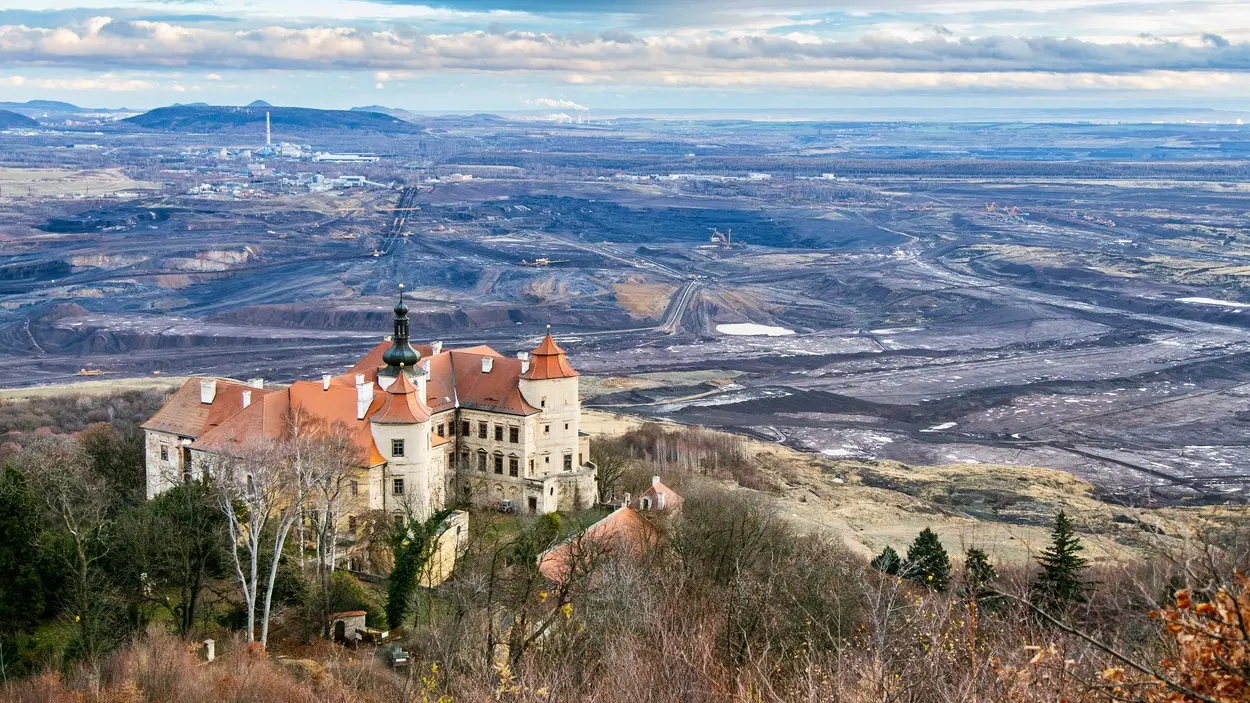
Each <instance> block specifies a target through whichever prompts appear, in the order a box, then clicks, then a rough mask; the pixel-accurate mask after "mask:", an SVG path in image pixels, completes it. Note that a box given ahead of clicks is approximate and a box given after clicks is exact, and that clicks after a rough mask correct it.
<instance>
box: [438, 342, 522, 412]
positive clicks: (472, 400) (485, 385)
mask: <svg viewBox="0 0 1250 703" xmlns="http://www.w3.org/2000/svg"><path fill="white" fill-rule="evenodd" d="M489 351H490V352H491V353H489V354H486V353H481V352H477V351H467V350H460V349H457V350H455V351H452V352H448V353H449V354H450V356H451V364H450V371H451V379H450V381H448V382H446V385H447V386H450V385H451V382H454V384H455V391H456V395H455V396H454V397H455V398H456V399H457V400H458V401H459V403H460V407H464V408H472V409H475V410H486V411H489V412H496V413H506V414H508V415H532V414H534V413H536V412H538V408H536V407H534V406H533V405H530V404H529V403H527V402H525V398H524V397H522V396H521V388H520V386H519V385H518V384H517V379H519V378H520V377H521V360H520V359H510V358H508V357H506V356H499V354H498V353H495V350H493V349H490V350H489ZM485 357H489V358H490V359H491V369H490V371H482V359H483V358H485ZM431 369H433V363H431Z"/></svg>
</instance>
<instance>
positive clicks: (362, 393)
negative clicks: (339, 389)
mask: <svg viewBox="0 0 1250 703" xmlns="http://www.w3.org/2000/svg"><path fill="white" fill-rule="evenodd" d="M358 375H359V374H358ZM372 403H373V384H372V383H361V384H359V385H357V386H356V419H357V420H363V419H365V413H367V412H369V405H370V404H372Z"/></svg>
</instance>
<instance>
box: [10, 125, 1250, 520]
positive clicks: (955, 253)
mask: <svg viewBox="0 0 1250 703" xmlns="http://www.w3.org/2000/svg"><path fill="white" fill-rule="evenodd" d="M266 112H271V113H272V114H271V123H272V127H271V129H272V134H271V136H270V137H269V139H268V141H267V140H266V134H265V126H264V123H265V113H266ZM120 117H122V116H121V115H117V116H106V117H104V118H98V119H97V120H96V121H95V123H89V121H84V120H81V119H80V120H77V121H75V120H71V122H73V126H66V124H65V120H66V119H69V117H66V116H57V115H51V116H50V117H47V118H45V119H41V121H40V122H39V123H38V124H37V126H34V127H32V126H30V125H27V124H24V123H18V126H14V127H12V128H11V129H9V130H7V131H5V132H4V133H3V135H0V139H2V140H3V143H4V145H5V149H4V151H3V162H2V163H0V250H2V251H3V252H4V256H3V257H0V378H2V379H3V380H4V382H5V385H30V384H45V383H53V382H65V381H69V380H73V379H75V378H76V377H77V375H80V374H82V375H95V374H100V375H111V376H119V377H120V376H143V377H152V376H153V375H154V374H158V373H159V375H160V376H161V377H169V376H175V377H177V376H187V375H229V376H234V377H238V378H246V377H253V376H254V377H263V378H265V379H266V380H269V381H275V382H280V383H281V382H289V381H292V380H294V379H296V378H316V377H318V376H319V375H320V374H322V373H329V372H332V371H336V370H337V369H340V368H343V367H344V366H346V365H349V364H350V363H351V362H352V361H353V360H355V359H357V358H359V357H360V356H361V355H362V354H363V353H364V352H365V351H367V350H368V349H370V348H371V347H373V346H374V345H376V344H377V343H378V342H379V340H380V337H381V335H382V334H384V333H385V330H387V329H388V328H389V325H390V315H391V312H390V310H391V306H393V304H394V302H393V297H394V291H395V290H396V287H397V285H398V284H400V283H404V284H406V285H407V288H408V291H409V305H410V306H411V313H410V315H411V318H412V336H413V338H414V341H419V342H420V343H423V344H429V343H431V342H433V341H442V342H445V343H448V344H455V345H464V344H479V343H486V344H491V345H492V346H495V347H496V348H498V349H499V351H500V352H501V353H504V354H512V353H514V352H516V351H519V350H525V349H529V348H532V347H533V346H534V345H535V344H536V343H537V342H538V340H539V339H540V338H541V337H542V333H543V330H544V329H545V327H546V325H548V324H550V325H551V326H552V330H553V332H554V333H555V334H556V335H557V337H558V338H559V340H560V344H561V345H563V346H564V347H565V348H566V349H567V350H568V352H569V358H570V360H571V361H572V363H574V364H575V365H576V367H577V368H578V370H579V371H581V373H582V374H583V375H584V379H583V384H582V392H583V395H584V397H585V401H584V402H585V406H586V407H588V408H592V407H598V408H601V409H609V410H617V411H620V412H627V413H632V414H644V415H650V416H655V417H663V418H668V419H672V420H676V421H679V422H686V423H698V424H703V425H710V426H717V427H723V428H728V429H732V430H734V431H739V432H746V433H750V434H753V435H755V436H757V437H760V438H764V439H768V440H772V441H776V442H781V443H785V444H788V445H791V446H794V447H798V448H801V449H805V450H810V451H812V452H820V453H823V454H825V455H828V456H834V457H857V458H875V459H898V460H902V461H905V462H909V463H920V464H938V463H940V464H949V463H972V462H982V463H994V464H1022V465H1038V466H1051V467H1057V468H1063V469H1068V470H1070V471H1073V472H1075V473H1077V474H1078V475H1080V476H1082V477H1084V478H1087V479H1089V480H1091V481H1093V482H1094V483H1095V484H1096V485H1097V486H1098V487H1099V488H1100V489H1101V490H1102V491H1103V493H1104V494H1105V495H1106V496H1109V497H1111V498H1113V499H1115V498H1119V499H1122V500H1126V501H1139V502H1140V501H1144V500H1152V501H1158V502H1174V501H1188V502H1214V501H1222V500H1225V499H1227V498H1229V497H1235V496H1238V495H1244V493H1245V492H1246V490H1247V487H1248V486H1247V478H1246V476H1245V474H1244V472H1243V471H1241V470H1240V469H1239V467H1243V466H1245V465H1246V463H1247V462H1248V461H1250V446H1248V445H1250V400H1248V398H1250V339H1248V338H1247V331H1248V329H1250V230H1248V229H1247V227H1246V219H1245V218H1246V213H1247V212H1250V185H1247V181H1248V180H1250V178H1248V177H1250V168H1248V166H1247V158H1248V157H1250V131H1247V130H1246V129H1245V128H1244V127H1241V126H1238V125H1237V124H1235V123H1234V122H1228V121H1222V120H1223V118H1219V119H1217V117H1218V115H1211V116H1208V119H1205V120H1199V121H1189V122H1186V121H1185V120H1184V119H1175V120H1168V119H1166V116H1164V117H1163V118H1160V117H1159V116H1150V117H1151V119H1146V118H1140V119H1134V118H1133V117H1132V116H1127V118H1125V116H1120V117H1119V118H1117V120H1116V123H1112V122H1111V121H1110V120H1105V121H1101V122H1100V121H1097V120H1093V121H1078V120H1075V119H1072V120H1068V119H1063V118H1062V117H1060V118H1055V119H1053V120H1051V121H1038V122H1020V121H1011V120H1003V121H994V122H986V121H977V122H969V121H955V120H952V121H948V122H941V121H930V122H915V123H897V122H874V121H849V120H848V121H836V120H828V119H824V118H821V119H819V120H818V119H806V120H804V121H794V122H760V121H751V120H745V119H743V120H738V119H719V120H711V119H709V120H705V121H699V120H667V119H661V118H656V119H645V118H630V117H625V116H621V117H612V116H603V117H598V118H597V119H596V120H595V121H593V122H588V123H586V124H553V123H549V122H542V121H537V120H534V119H530V118H528V117H525V116H513V117H493V116H475V117H447V116H444V117H428V116H421V115H412V114H407V113H405V114H401V115H394V114H383V113H381V112H377V111H370V110H353V111H339V112H334V111H315V110H297V109H294V108H247V109H240V108H230V109H226V108H208V107H193V106H183V107H177V108H162V109H160V110H154V111H152V112H149V113H145V114H142V115H136V116H132V117H128V118H125V119H119V118H120ZM987 145H993V146H987Z"/></svg>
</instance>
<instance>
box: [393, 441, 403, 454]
mask: <svg viewBox="0 0 1250 703" xmlns="http://www.w3.org/2000/svg"><path fill="white" fill-rule="evenodd" d="M403 455H404V440H402V439H392V440H391V456H393V457H402V456H403Z"/></svg>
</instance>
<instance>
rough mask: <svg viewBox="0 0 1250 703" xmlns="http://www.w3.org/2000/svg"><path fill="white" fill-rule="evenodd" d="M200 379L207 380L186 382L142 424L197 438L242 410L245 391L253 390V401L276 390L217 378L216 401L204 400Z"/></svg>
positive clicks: (160, 430) (198, 379)
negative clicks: (202, 401)
mask: <svg viewBox="0 0 1250 703" xmlns="http://www.w3.org/2000/svg"><path fill="white" fill-rule="evenodd" d="M201 380H206V379H200V378H192V379H189V380H187V382H186V383H183V384H182V387H181V388H179V389H178V390H177V391H175V392H174V395H173V397H172V398H170V399H169V400H168V401H167V402H166V403H165V405H163V406H161V409H160V410H157V411H156V414H155V415H153V416H152V418H151V419H149V420H148V421H147V422H145V423H143V424H142V425H141V427H142V428H143V429H145V430H155V431H157V432H169V433H170V434H176V435H179V436H182V437H190V438H192V439H195V438H197V437H199V436H200V435H202V434H204V433H205V432H208V431H209V430H211V429H213V428H214V427H217V426H218V425H220V424H221V423H223V422H225V421H226V420H227V419H229V418H230V417H231V416H233V415H234V414H236V413H238V412H239V411H240V410H242V409H243V392H244V391H249V390H250V391H251V392H252V402H253V403H255V402H257V401H258V400H260V398H261V397H262V396H265V395H267V394H269V393H273V392H274V390H273V389H269V388H252V387H251V386H248V385H247V384H246V383H240V382H238V381H231V380H229V379H225V378H221V379H216V381H217V393H216V395H215V396H214V397H213V402H212V403H201V402H200V381H201ZM207 380H212V379H207Z"/></svg>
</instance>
